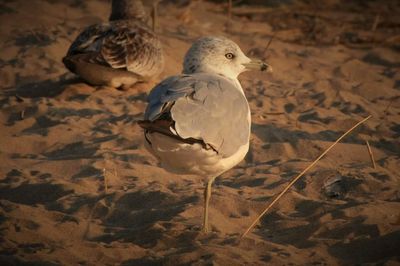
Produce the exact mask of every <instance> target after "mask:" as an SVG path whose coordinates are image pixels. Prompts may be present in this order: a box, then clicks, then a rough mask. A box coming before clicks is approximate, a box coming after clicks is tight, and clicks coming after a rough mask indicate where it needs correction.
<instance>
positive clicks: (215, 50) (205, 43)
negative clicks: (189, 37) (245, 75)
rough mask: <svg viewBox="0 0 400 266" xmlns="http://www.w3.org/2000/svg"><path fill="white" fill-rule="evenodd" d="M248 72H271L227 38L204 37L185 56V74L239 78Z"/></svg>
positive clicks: (265, 65) (266, 66) (269, 68)
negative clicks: (241, 74) (200, 73)
mask: <svg viewBox="0 0 400 266" xmlns="http://www.w3.org/2000/svg"><path fill="white" fill-rule="evenodd" d="M246 70H260V71H271V67H270V66H269V65H268V64H266V63H264V62H262V61H261V60H257V59H250V58H248V57H247V56H246V55H245V54H244V53H243V52H242V50H241V49H240V47H239V46H238V45H237V44H236V43H235V42H233V41H231V40H229V39H227V38H225V37H211V36H210V37H203V38H200V39H198V40H197V41H195V42H194V43H193V45H192V47H190V49H189V50H188V52H187V53H186V55H185V59H184V61H183V73H184V74H191V73H199V72H203V73H204V72H206V73H214V74H219V75H223V76H226V77H228V78H235V79H236V78H237V77H238V75H239V74H240V73H242V72H244V71H246Z"/></svg>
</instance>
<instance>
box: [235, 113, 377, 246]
mask: <svg viewBox="0 0 400 266" xmlns="http://www.w3.org/2000/svg"><path fill="white" fill-rule="evenodd" d="M370 118H371V115H369V116H368V117H366V118H364V119H363V120H361V121H360V122H358V123H357V124H355V125H354V126H353V127H352V128H350V129H349V130H347V131H346V132H345V133H344V134H343V135H342V136H340V137H339V138H338V139H337V140H336V141H335V142H334V143H333V144H332V145H330V146H329V147H328V148H327V149H326V150H325V151H324V152H323V153H322V154H321V155H320V156H319V157H318V158H317V159H316V160H314V161H313V162H312V163H311V164H310V165H309V166H307V167H306V168H305V169H304V170H303V171H302V172H301V173H300V174H299V175H297V176H296V177H295V178H293V180H292V181H291V182H290V183H289V184H288V185H287V186H286V187H285V188H284V189H283V191H282V192H281V193H279V194H278V196H276V198H275V199H274V200H273V201H272V202H271V203H270V204H269V205H268V206H267V207H266V208H265V209H264V211H262V212H261V214H260V215H259V216H258V217H257V218H256V219H255V220H254V222H253V223H252V224H251V225H250V226H249V228H247V229H246V231H245V232H244V233H243V234H242V235H241V237H240V239H242V238H243V237H245V236H246V235H247V234H248V233H249V232H250V230H251V229H253V227H254V226H255V225H256V224H257V222H258V221H259V220H260V219H261V217H263V216H264V214H266V213H267V211H268V210H269V209H271V207H272V206H274V205H275V203H276V202H278V200H279V199H280V198H281V197H282V196H283V195H284V194H285V193H286V191H288V190H289V188H290V187H291V186H293V184H294V183H295V182H296V181H297V180H298V179H299V178H300V177H302V176H303V175H304V174H305V173H306V172H307V171H308V170H310V169H311V168H312V167H313V166H314V165H315V164H316V163H317V162H318V161H319V160H321V158H322V157H324V155H325V154H327V153H328V152H329V151H330V150H331V149H332V148H333V147H334V146H335V145H336V144H337V143H338V142H339V141H341V140H342V139H343V138H344V137H345V136H347V135H348V134H349V133H350V132H351V131H353V130H354V129H355V128H356V127H358V126H359V125H361V124H362V123H364V122H365V121H367V120H368V119H370Z"/></svg>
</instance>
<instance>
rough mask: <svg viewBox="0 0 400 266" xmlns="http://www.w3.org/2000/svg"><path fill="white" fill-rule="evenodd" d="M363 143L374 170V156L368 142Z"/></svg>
mask: <svg viewBox="0 0 400 266" xmlns="http://www.w3.org/2000/svg"><path fill="white" fill-rule="evenodd" d="M365 143H366V144H367V148H368V153H369V158H371V163H372V166H373V167H374V169H376V164H375V158H374V154H373V153H372V149H371V146H370V145H369V142H368V140H365Z"/></svg>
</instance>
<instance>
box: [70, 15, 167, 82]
mask: <svg viewBox="0 0 400 266" xmlns="http://www.w3.org/2000/svg"><path fill="white" fill-rule="evenodd" d="M76 54H86V56H85V57H84V58H85V60H86V61H88V62H89V63H97V64H102V65H107V66H110V67H112V68H117V69H127V70H129V71H132V72H136V73H137V74H139V75H140V74H141V73H140V71H136V70H138V68H139V69H143V68H146V67H147V68H150V67H151V65H150V63H152V62H147V61H148V60H147V61H146V58H159V57H160V56H162V51H161V44H160V42H159V40H158V38H157V37H156V36H155V35H154V33H153V32H152V31H151V30H150V29H149V28H147V26H145V25H141V24H140V23H139V22H135V21H128V20H124V21H114V22H110V23H104V24H96V25H92V26H89V27H87V28H86V29H85V30H84V31H83V32H82V33H81V34H79V36H78V37H77V38H76V40H75V41H74V42H73V43H72V45H71V47H70V48H69V50H68V53H67V56H72V55H76ZM144 64H145V65H146V64H147V65H146V66H143V65H144ZM138 72H139V73H138Z"/></svg>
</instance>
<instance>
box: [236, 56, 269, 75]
mask: <svg viewBox="0 0 400 266" xmlns="http://www.w3.org/2000/svg"><path fill="white" fill-rule="evenodd" d="M243 66H244V67H245V69H246V70H259V71H266V72H272V67H271V66H270V65H268V64H267V63H265V62H263V61H261V60H259V59H254V58H252V59H250V62H248V63H244V64H243Z"/></svg>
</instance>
